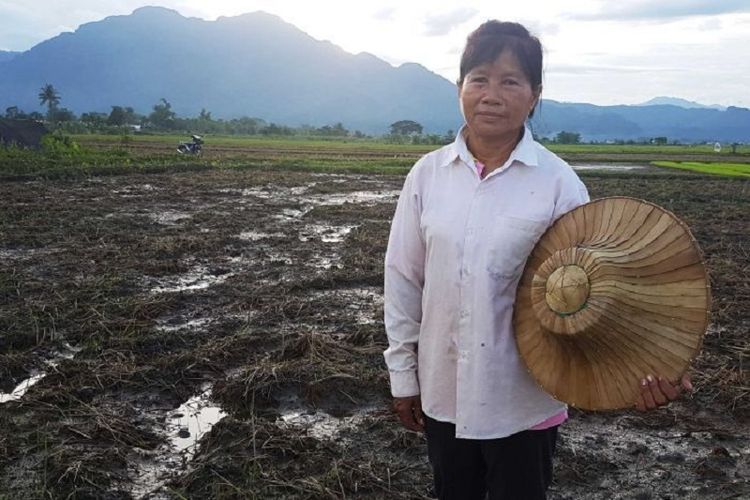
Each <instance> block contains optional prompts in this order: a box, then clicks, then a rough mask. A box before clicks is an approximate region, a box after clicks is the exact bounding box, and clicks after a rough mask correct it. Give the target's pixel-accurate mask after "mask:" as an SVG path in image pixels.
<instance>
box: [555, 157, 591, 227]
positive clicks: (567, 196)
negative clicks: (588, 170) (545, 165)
mask: <svg viewBox="0 0 750 500" xmlns="http://www.w3.org/2000/svg"><path fill="white" fill-rule="evenodd" d="M568 168H570V167H568ZM570 173H571V175H569V176H566V177H564V178H563V179H562V180H561V183H560V192H559V195H558V197H557V200H556V202H555V210H554V213H553V215H552V220H553V221H556V220H557V219H559V218H560V217H562V216H563V215H565V214H566V213H568V212H570V211H571V210H573V209H574V208H576V207H579V206H581V205H584V204H586V203H588V202H589V201H590V199H589V192H588V190H587V189H586V186H585V185H584V184H583V182H581V179H579V178H578V176H577V175H576V174H575V173H574V172H573V171H572V169H571V172H570Z"/></svg>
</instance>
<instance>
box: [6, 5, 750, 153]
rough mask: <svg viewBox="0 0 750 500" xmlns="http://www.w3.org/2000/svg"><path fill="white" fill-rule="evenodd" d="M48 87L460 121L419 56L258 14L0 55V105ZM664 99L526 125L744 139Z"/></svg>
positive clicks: (132, 24)
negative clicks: (329, 37)
mask: <svg viewBox="0 0 750 500" xmlns="http://www.w3.org/2000/svg"><path fill="white" fill-rule="evenodd" d="M384 36H387V35H384ZM45 83H51V84H53V85H54V86H55V88H56V89H57V90H58V91H59V93H60V95H61V97H62V101H61V106H63V107H66V108H69V109H71V110H73V111H74V112H76V113H82V112H88V111H100V112H109V111H110V109H111V106H112V105H120V106H132V107H133V108H135V110H136V111H138V112H140V113H144V114H148V113H149V112H150V111H151V109H152V106H153V105H154V104H156V103H157V102H158V101H159V99H161V98H162V97H164V98H166V99H167V100H168V101H169V102H170V103H171V104H172V107H173V109H174V111H176V112H177V114H178V115H179V116H197V115H198V113H199V112H200V111H201V109H202V108H205V109H207V110H208V111H210V112H211V113H212V116H213V117H215V118H233V117H240V116H251V117H258V118H263V119H264V120H266V121H269V122H275V123H279V124H284V125H291V126H298V125H302V124H309V125H314V126H321V125H326V124H334V123H336V122H342V123H343V124H344V126H346V127H347V128H348V129H350V130H361V131H363V132H367V133H384V132H387V131H388V126H389V125H390V124H391V123H393V122H395V121H398V120H415V121H417V122H419V123H420V124H422V125H423V126H424V129H425V131H426V132H432V133H441V134H442V133H445V132H446V131H447V130H456V129H457V128H458V127H459V126H460V125H461V123H462V120H461V117H460V113H459V108H458V103H457V99H456V88H455V84H454V83H452V82H450V81H448V80H447V79H445V78H443V77H441V76H439V75H437V74H435V73H433V72H431V71H429V70H427V69H426V68H424V67H423V66H420V65H419V64H414V63H407V64H403V65H401V66H399V67H393V66H392V65H390V64H388V63H387V62H385V61H383V60H381V59H378V58H377V57H375V56H373V55H371V54H367V53H361V54H357V55H353V54H350V53H347V52H345V51H344V50H342V49H341V48H340V47H337V46H336V45H333V44H332V43H330V42H327V41H319V40H316V39H314V38H312V37H310V36H309V35H307V34H306V33H304V32H303V31H301V30H299V29H298V28H296V27H295V26H293V25H291V24H289V23H286V22H284V21H283V20H282V19H280V18H279V17H276V16H273V15H270V14H267V13H263V12H255V13H251V14H243V15H240V16H235V17H220V18H219V19H217V20H216V21H205V20H202V19H197V18H186V17H183V16H182V15H180V14H179V13H178V12H176V11H174V10H169V9H165V8H161V7H143V8H140V9H137V10H136V11H134V12H133V13H132V14H130V15H126V16H112V17H108V18H106V19H104V20H102V21H98V22H93V23H88V24H84V25H82V26H80V27H79V28H78V29H77V30H76V31H75V32H74V33H63V34H61V35H59V36H56V37H54V38H52V39H50V40H46V41H44V42H42V43H40V44H38V45H36V46H35V47H33V48H31V49H30V50H28V51H26V52H23V53H7V52H5V53H2V52H0V113H1V112H2V110H4V109H5V108H6V107H8V106H18V107H19V108H20V109H22V110H24V111H27V112H29V111H35V110H38V111H43V109H42V108H41V106H40V105H39V101H38V97H37V95H38V93H39V89H40V88H41V87H42V85H44V84H45ZM658 99H664V98H658ZM669 99H670V100H669V101H668V102H664V101H658V100H657V101H651V102H650V104H657V105H646V106H594V105H591V104H577V103H562V102H556V101H551V100H545V101H544V102H543V105H542V107H541V110H540V112H539V113H537V114H536V115H535V118H534V120H533V122H532V124H533V126H534V130H535V132H537V133H538V134H540V135H546V136H554V135H555V134H556V133H557V132H560V131H563V130H565V131H570V132H579V133H581V134H582V136H583V137H584V139H595V140H610V139H642V138H650V137H656V136H665V137H667V138H668V139H669V140H674V139H676V140H680V141H695V142H699V141H722V142H726V141H738V142H750V111H748V110H747V109H742V108H733V107H730V108H728V109H726V110H717V109H702V108H696V109H690V107H689V106H687V105H685V103H686V102H687V103H689V101H682V100H677V101H675V100H673V99H672V98H669ZM675 104H677V105H675Z"/></svg>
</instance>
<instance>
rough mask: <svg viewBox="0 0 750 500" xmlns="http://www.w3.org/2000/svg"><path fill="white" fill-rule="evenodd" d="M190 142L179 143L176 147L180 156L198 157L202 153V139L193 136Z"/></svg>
mask: <svg viewBox="0 0 750 500" xmlns="http://www.w3.org/2000/svg"><path fill="white" fill-rule="evenodd" d="M192 137H193V141H192V142H181V143H180V145H179V146H177V151H178V152H179V153H182V154H188V155H199V154H201V151H203V137H201V136H199V135H193V136H192Z"/></svg>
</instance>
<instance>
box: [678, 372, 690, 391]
mask: <svg viewBox="0 0 750 500" xmlns="http://www.w3.org/2000/svg"><path fill="white" fill-rule="evenodd" d="M680 383H682V388H683V389H685V390H686V391H692V390H693V381H692V380H690V374H688V373H685V374H684V375H683V376H682V378H681V379H680Z"/></svg>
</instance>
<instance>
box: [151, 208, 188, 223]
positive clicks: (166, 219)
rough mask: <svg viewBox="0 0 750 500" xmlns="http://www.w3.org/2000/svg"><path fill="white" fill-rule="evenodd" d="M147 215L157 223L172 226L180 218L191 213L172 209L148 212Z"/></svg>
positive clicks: (186, 217) (182, 218) (185, 217)
mask: <svg viewBox="0 0 750 500" xmlns="http://www.w3.org/2000/svg"><path fill="white" fill-rule="evenodd" d="M148 217H149V218H150V219H151V220H152V221H154V222H158V223H159V224H164V225H167V226H173V225H175V224H177V223H178V222H180V221H181V220H185V219H189V218H191V217H192V215H190V214H188V213H185V212H177V211H174V210H165V211H164V212H153V213H150V214H148Z"/></svg>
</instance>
